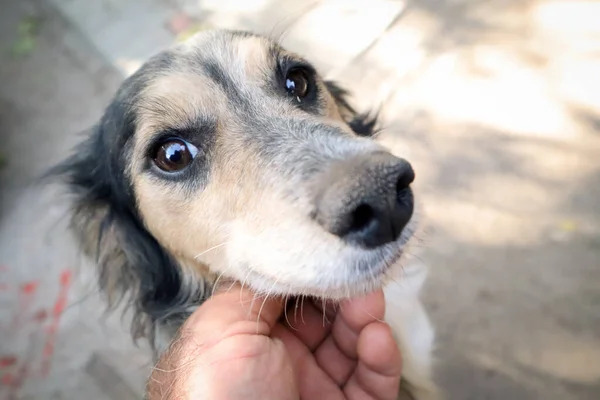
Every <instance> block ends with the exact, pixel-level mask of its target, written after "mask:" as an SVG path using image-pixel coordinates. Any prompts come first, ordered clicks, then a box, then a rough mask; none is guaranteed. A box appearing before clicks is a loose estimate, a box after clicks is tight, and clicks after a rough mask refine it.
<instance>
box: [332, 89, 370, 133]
mask: <svg viewBox="0 0 600 400" xmlns="http://www.w3.org/2000/svg"><path fill="white" fill-rule="evenodd" d="M325 86H327V89H328V90H329V93H331V95H332V96H333V98H334V100H335V102H336V103H337V105H338V107H339V109H340V112H341V114H342V117H343V118H344V119H345V120H346V123H347V124H348V125H349V126H350V128H351V129H352V130H353V131H354V133H356V134H357V135H358V136H363V137H370V136H373V135H375V134H376V133H377V130H376V129H375V127H376V126H377V118H378V112H375V113H374V114H371V113H358V112H357V111H356V110H355V109H354V107H352V106H351V105H350V103H349V102H348V97H349V96H350V93H349V92H348V91H347V90H346V89H343V88H342V87H340V86H339V85H338V84H337V83H336V82H332V81H326V82H325Z"/></svg>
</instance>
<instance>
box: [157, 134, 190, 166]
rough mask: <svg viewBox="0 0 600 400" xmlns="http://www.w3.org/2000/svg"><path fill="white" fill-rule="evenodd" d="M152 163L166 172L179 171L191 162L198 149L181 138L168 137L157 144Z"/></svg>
mask: <svg viewBox="0 0 600 400" xmlns="http://www.w3.org/2000/svg"><path fill="white" fill-rule="evenodd" d="M154 154H155V155H154V157H153V159H154V163H155V164H156V166H157V167H158V168H160V169H162V170H163V171H166V172H176V171H181V170H182V169H184V168H185V167H187V166H188V165H190V164H191V162H192V160H193V159H194V157H196V154H198V149H197V148H196V147H195V146H194V145H192V144H189V143H187V142H186V141H184V140H181V139H169V140H167V141H165V142H163V143H161V144H159V145H158V147H157V148H156V151H155V153H154Z"/></svg>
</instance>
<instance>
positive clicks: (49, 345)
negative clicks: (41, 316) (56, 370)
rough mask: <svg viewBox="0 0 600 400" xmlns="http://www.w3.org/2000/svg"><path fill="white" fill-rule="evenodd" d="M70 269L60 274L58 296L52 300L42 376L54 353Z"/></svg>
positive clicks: (46, 371)
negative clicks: (50, 320)
mask: <svg viewBox="0 0 600 400" xmlns="http://www.w3.org/2000/svg"><path fill="white" fill-rule="evenodd" d="M71 276H72V272H71V270H68V269H66V270H64V271H63V272H62V273H61V274H60V290H59V292H58V297H57V298H56V301H55V302H54V307H53V313H52V322H51V324H50V327H49V328H48V335H47V336H46V343H45V344H44V351H43V359H42V376H44V377H46V376H48V373H49V372H50V366H51V363H52V355H53V354H54V342H55V341H56V331H57V330H58V325H59V322H60V317H61V315H62V314H63V312H64V310H65V307H66V304H67V294H68V292H69V286H70V285H71Z"/></svg>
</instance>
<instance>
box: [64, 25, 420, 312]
mask: <svg viewBox="0 0 600 400" xmlns="http://www.w3.org/2000/svg"><path fill="white" fill-rule="evenodd" d="M344 94H345V93H344V91H343V90H341V89H340V88H338V87H337V86H335V85H334V84H332V83H329V82H325V81H323V79H322V78H321V77H320V76H319V75H318V74H317V72H316V71H315V69H314V68H313V67H312V66H311V65H310V64H309V63H308V62H307V61H305V60H304V59H302V58H300V57H299V56H297V55H295V54H293V53H290V52H288V51H286V50H284V49H283V48H281V47H280V46H279V45H278V44H277V43H275V42H273V41H271V40H269V39H267V38H264V37H261V36H255V35H251V34H246V33H239V32H229V31H213V32H205V33H201V34H199V35H197V36H196V37H194V38H192V39H191V40H189V41H188V42H186V43H183V44H180V45H178V46H176V47H174V48H172V49H170V50H167V51H165V52H163V53H161V54H159V55H157V56H156V57H154V58H152V59H150V60H149V61H148V62H147V63H146V64H145V65H144V66H142V67H141V69H140V70H139V71H138V72H137V73H135V74H134V75H133V76H131V77H130V78H129V79H127V80H126V81H125V82H124V83H123V85H122V87H121V89H120V90H119V91H118V93H117V95H116V97H115V98H114V100H113V102H112V104H111V105H110V106H109V107H108V108H107V110H106V112H105V114H104V116H103V117H102V119H101V121H100V123H99V124H98V126H97V127H96V129H95V131H94V132H93V133H92V135H91V136H90V137H89V139H88V140H87V141H85V142H84V143H83V144H82V145H81V146H80V147H79V148H78V150H77V151H76V152H75V153H74V154H73V156H72V158H71V159H70V160H67V162H66V163H65V164H64V165H63V166H62V167H61V170H62V171H63V172H66V173H67V176H68V181H69V184H70V185H71V187H72V188H73V189H74V191H75V194H76V205H75V212H74V216H75V217H74V226H75V228H76V231H77V233H78V235H79V237H80V238H81V240H82V243H83V245H84V247H85V249H86V250H87V251H88V252H90V253H92V254H93V255H94V256H96V257H97V258H98V263H99V265H100V267H101V269H100V272H101V274H100V278H101V283H102V284H103V286H104V289H105V290H106V291H107V292H108V293H109V294H114V293H119V292H121V291H123V290H125V291H127V290H131V291H132V293H134V298H135V300H136V301H137V305H138V307H139V309H140V310H141V311H143V312H144V313H147V314H148V315H151V316H153V317H160V316H161V315H163V314H164V313H165V312H168V310H169V308H172V307H173V306H174V305H175V304H181V303H184V302H185V299H186V298H189V296H190V295H192V294H195V295H198V293H200V295H201V292H202V291H201V290H200V291H193V290H191V289H190V288H191V287H194V285H198V284H201V285H200V286H202V287H203V286H210V285H212V284H213V283H214V281H215V280H216V279H217V277H219V276H221V275H222V276H223V277H226V278H228V279H233V280H237V281H242V282H244V284H245V285H249V286H250V287H252V288H253V289H254V290H256V291H258V292H269V293H270V294H284V295H301V294H303V295H313V296H318V297H321V298H332V299H335V298H341V297H346V296H351V295H356V294H358V293H362V292H365V291H368V290H372V289H374V288H376V287H379V286H381V285H382V283H383V282H384V281H385V278H386V276H387V274H388V273H389V269H390V268H391V267H392V265H393V264H394V263H395V262H396V261H397V260H398V258H399V257H400V256H401V255H402V252H403V246H404V245H405V244H406V242H407V241H408V239H409V238H410V237H411V234H412V231H413V224H414V221H413V218H412V214H413V198H412V191H411V189H410V184H411V182H412V181H413V179H414V173H413V170H412V168H411V166H410V164H409V163H408V162H407V161H405V160H403V159H400V158H396V157H394V156H393V155H391V154H390V153H389V152H388V151H386V150H385V149H384V148H383V147H381V146H380V145H378V144H377V143H376V142H375V141H374V140H373V139H372V138H370V137H369V136H371V135H372V134H373V125H374V122H375V121H374V120H372V119H369V118H368V117H366V116H364V115H358V114H356V113H355V111H354V110H353V108H352V107H351V106H350V105H349V104H348V103H347V102H346V100H345V98H344ZM196 287H198V286H196Z"/></svg>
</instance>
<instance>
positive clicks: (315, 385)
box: [272, 325, 343, 400]
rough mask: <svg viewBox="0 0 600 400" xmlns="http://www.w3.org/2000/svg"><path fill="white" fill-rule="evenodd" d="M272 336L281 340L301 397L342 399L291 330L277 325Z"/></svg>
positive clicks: (334, 385)
mask: <svg viewBox="0 0 600 400" xmlns="http://www.w3.org/2000/svg"><path fill="white" fill-rule="evenodd" d="M272 337H273V338H277V339H279V340H281V341H282V342H283V344H284V345H285V348H286V349H287V352H288V354H289V356H290V359H291V362H292V366H293V370H294V374H295V381H296V384H297V387H298V391H299V394H300V398H301V399H328V400H338V399H340V400H341V399H343V395H342V391H341V390H340V388H339V386H338V385H336V384H335V382H333V381H332V380H331V379H330V378H329V376H327V374H326V373H325V372H324V371H323V370H321V368H319V366H318V365H317V362H316V360H315V359H314V357H313V354H312V353H311V352H310V351H309V349H308V348H307V347H306V346H305V345H304V344H303V343H302V342H301V341H300V339H299V338H298V337H296V335H294V333H292V331H290V330H289V329H288V328H286V327H284V326H283V325H277V326H275V327H274V328H273V332H272Z"/></svg>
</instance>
